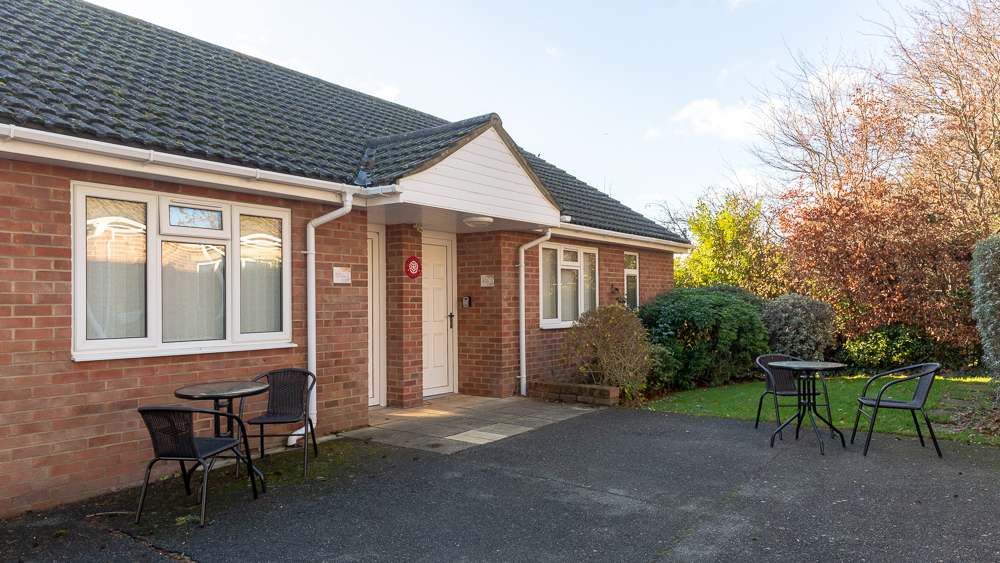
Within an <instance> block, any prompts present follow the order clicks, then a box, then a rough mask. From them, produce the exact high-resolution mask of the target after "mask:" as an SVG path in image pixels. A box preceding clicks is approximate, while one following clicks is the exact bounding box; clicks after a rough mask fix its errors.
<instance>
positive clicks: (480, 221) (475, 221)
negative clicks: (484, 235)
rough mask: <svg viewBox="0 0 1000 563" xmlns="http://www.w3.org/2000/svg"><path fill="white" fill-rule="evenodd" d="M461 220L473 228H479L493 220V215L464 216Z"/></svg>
mask: <svg viewBox="0 0 1000 563" xmlns="http://www.w3.org/2000/svg"><path fill="white" fill-rule="evenodd" d="M462 222H463V223H465V224H466V226H468V227H472V228H473V229H481V228H483V227H485V226H487V225H489V224H490V223H492V222H493V217H478V216H477V217H466V218H464V219H462Z"/></svg>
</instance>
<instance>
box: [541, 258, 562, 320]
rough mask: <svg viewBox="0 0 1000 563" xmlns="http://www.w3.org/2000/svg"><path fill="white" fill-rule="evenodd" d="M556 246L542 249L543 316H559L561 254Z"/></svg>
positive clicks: (548, 317)
mask: <svg viewBox="0 0 1000 563" xmlns="http://www.w3.org/2000/svg"><path fill="white" fill-rule="evenodd" d="M556 252H557V251H556V250H555V249H554V248H543V249H542V318H543V319H556V318H559V299H558V295H557V293H556V292H557V291H559V281H558V278H557V276H556V273H557V269H558V264H557V259H558V258H559V255H558V254H556Z"/></svg>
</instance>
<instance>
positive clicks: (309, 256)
mask: <svg viewBox="0 0 1000 563" xmlns="http://www.w3.org/2000/svg"><path fill="white" fill-rule="evenodd" d="M353 207H354V196H353V195H352V194H350V193H346V194H344V206H343V207H341V208H340V209H337V210H336V211H331V212H330V213H327V214H326V215H323V216H322V217H317V218H315V219H313V220H312V221H309V224H308V225H306V250H305V253H304V254H305V255H306V334H307V336H306V338H307V344H306V363H307V367H308V369H309V371H310V372H312V373H313V374H315V373H316V227H319V226H320V225H324V224H326V223H329V222H330V221H333V220H335V219H340V218H341V217H343V216H344V215H347V214H348V213H350V212H351V209H352V208H353ZM317 385H318V383H317ZM317 385H314V386H313V388H312V391H310V392H309V420H311V421H312V426H313V428H314V429H315V428H316V386H317ZM305 432H306V427H305V425H303V426H302V428H299V429H298V430H296V431H294V432H292V434H291V435H289V436H288V442H287V443H288V445H289V446H294V445H295V442H296V441H297V440H298V439H299V436H304V435H305ZM303 445H304V446H305V447H309V444H308V443H306V444H303Z"/></svg>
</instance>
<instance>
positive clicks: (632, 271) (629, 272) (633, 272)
mask: <svg viewBox="0 0 1000 563" xmlns="http://www.w3.org/2000/svg"><path fill="white" fill-rule="evenodd" d="M625 256H635V268H624V270H625V274H624V276H622V288H624V290H625V291H624V294H625V295H624V296H623V297H625V306H626V307H627V306H628V277H629V276H635V306H636V307H637V308H638V307H639V253H638V252H626V253H625Z"/></svg>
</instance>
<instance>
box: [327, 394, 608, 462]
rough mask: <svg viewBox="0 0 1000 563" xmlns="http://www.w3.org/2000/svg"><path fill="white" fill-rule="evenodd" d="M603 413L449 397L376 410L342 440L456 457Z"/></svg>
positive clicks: (538, 403)
mask: <svg viewBox="0 0 1000 563" xmlns="http://www.w3.org/2000/svg"><path fill="white" fill-rule="evenodd" d="M601 408H605V407H599V406H590V405H582V404H575V403H574V404H571V403H550V402H545V401H540V400H538V399H527V398H524V397H504V398H493V397H474V396H471V395H448V396H442V397H435V398H433V399H428V400H426V401H425V402H424V404H423V405H422V406H420V407H413V408H409V409H399V408H382V409H377V410H373V411H371V412H370V413H369V414H368V420H369V426H368V427H365V428H359V429H357V430H352V431H349V432H344V433H342V434H341V436H343V437H345V438H354V439H358V440H368V441H372V442H379V443H382V444H391V445H393V446H403V447H406V448H412V449H416V450H424V451H428V452H435V453H440V454H453V453H455V452H460V451H462V450H466V449H469V448H471V447H473V446H478V445H482V444H489V443H491V442H496V441H498V440H503V439H504V438H509V437H510V436H516V435H518V434H523V433H524V432H530V431H532V430H536V429H538V428H542V427H544V426H548V425H549V424H553V423H556V422H559V421H562V420H569V419H571V418H575V417H577V416H581V415H584V414H588V413H592V412H595V411H596V410H600V409H601Z"/></svg>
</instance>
